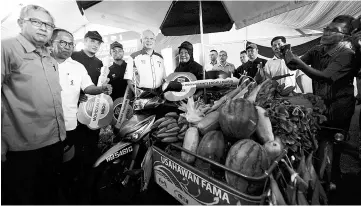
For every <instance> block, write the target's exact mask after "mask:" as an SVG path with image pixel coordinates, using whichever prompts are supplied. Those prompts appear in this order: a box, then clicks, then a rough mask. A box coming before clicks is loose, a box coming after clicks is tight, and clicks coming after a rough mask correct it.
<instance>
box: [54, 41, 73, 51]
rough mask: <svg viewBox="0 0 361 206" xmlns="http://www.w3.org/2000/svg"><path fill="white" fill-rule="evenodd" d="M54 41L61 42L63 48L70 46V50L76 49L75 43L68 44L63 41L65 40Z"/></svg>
mask: <svg viewBox="0 0 361 206" xmlns="http://www.w3.org/2000/svg"><path fill="white" fill-rule="evenodd" d="M53 41H55V42H59V45H60V46H61V47H65V46H67V45H68V46H69V48H71V49H72V48H74V46H75V45H74V43H73V42H66V41H63V40H53Z"/></svg>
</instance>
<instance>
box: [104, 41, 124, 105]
mask: <svg viewBox="0 0 361 206" xmlns="http://www.w3.org/2000/svg"><path fill="white" fill-rule="evenodd" d="M110 55H112V57H113V59H114V63H113V65H112V66H110V67H109V74H108V78H109V84H110V85H112V87H113V92H112V94H111V95H110V96H111V97H112V99H113V101H114V100H116V99H117V98H119V97H123V96H124V92H125V89H126V88H127V80H125V79H124V73H125V69H126V68H127V63H126V62H125V61H124V60H123V56H124V50H123V45H122V44H120V43H119V42H117V41H115V42H113V43H112V44H110Z"/></svg>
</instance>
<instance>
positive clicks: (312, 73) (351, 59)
mask: <svg viewBox="0 0 361 206" xmlns="http://www.w3.org/2000/svg"><path fill="white" fill-rule="evenodd" d="M353 20H354V18H353V17H351V16H348V15H340V16H337V17H336V18H334V19H333V20H332V22H331V23H330V24H328V25H327V27H326V28H324V29H323V35H322V37H321V41H320V43H321V45H319V46H316V47H314V48H313V49H311V50H310V51H308V52H307V53H306V54H305V55H303V56H302V57H301V58H299V57H297V56H296V55H294V54H293V53H292V52H291V51H289V50H288V51H286V54H285V61H286V64H287V67H288V68H290V69H291V70H296V69H300V70H301V71H303V72H304V73H305V74H306V75H307V76H309V77H310V78H311V79H312V80H313V81H312V87H313V93H314V94H316V95H319V96H321V97H322V99H323V100H324V102H325V104H326V107H327V111H326V116H327V122H326V126H330V127H335V128H340V129H343V130H344V131H347V132H348V131H349V127H350V122H351V118H352V116H353V114H354V110H355V101H356V100H355V97H354V86H353V78H354V77H355V76H356V74H357V72H358V69H357V68H356V67H355V65H354V64H355V56H354V52H353V51H352V50H351V49H350V48H349V47H348V43H349V42H348V41H349V37H350V35H351V31H352V25H351V22H352V21H353ZM309 65H311V66H309ZM322 136H323V137H330V138H332V136H333V134H332V133H331V134H327V133H325V134H322ZM328 141H329V140H328V139H327V138H326V139H321V140H320V142H319V146H320V148H322V147H324V145H325V144H327V142H328ZM331 144H332V143H331ZM339 162H340V158H339V155H338V154H336V153H335V154H334V158H333V166H334V170H333V171H335V172H338V173H339V172H340V171H339V170H340V168H339ZM341 166H342V165H341ZM341 172H342V168H341ZM332 176H333V177H334V178H333V179H332V181H336V183H337V184H336V186H337V187H336V189H337V191H336V193H337V194H338V195H334V196H332V197H335V200H331V202H330V203H331V204H353V203H352V198H351V197H350V198H351V199H349V198H344V197H345V195H347V194H354V193H353V192H354V191H353V189H354V188H353V187H352V186H350V185H347V186H342V185H344V184H343V181H344V180H343V178H342V175H341V176H340V175H339V174H334V173H333V174H332ZM355 181H356V180H355ZM358 181H359V180H358ZM356 184H359V183H356ZM339 186H341V188H342V190H343V191H341V190H340V188H339ZM357 192H358V194H357V195H356V197H357V198H359V197H360V194H359V192H360V191H357ZM341 193H342V195H341ZM333 201H335V202H333ZM349 201H351V202H349Z"/></svg>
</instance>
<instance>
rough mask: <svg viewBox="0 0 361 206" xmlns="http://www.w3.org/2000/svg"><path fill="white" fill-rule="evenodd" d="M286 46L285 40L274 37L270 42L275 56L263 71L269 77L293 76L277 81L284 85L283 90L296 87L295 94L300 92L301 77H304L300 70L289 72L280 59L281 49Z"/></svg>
mask: <svg viewBox="0 0 361 206" xmlns="http://www.w3.org/2000/svg"><path fill="white" fill-rule="evenodd" d="M285 44H286V38H285V37H283V36H276V37H274V38H273V39H272V40H271V46H272V50H273V52H274V54H275V56H274V57H273V58H272V59H270V60H268V61H267V63H266V65H265V66H264V71H265V72H266V74H268V75H270V76H271V77H274V76H279V75H285V74H293V76H290V77H286V78H282V79H280V80H277V82H278V83H279V84H283V83H284V84H285V88H286V87H288V86H296V88H295V90H294V91H295V92H302V93H303V87H302V79H301V78H302V76H303V75H304V73H303V72H301V71H300V70H297V71H291V70H290V69H289V68H288V67H287V66H286V63H285V60H284V59H282V58H281V56H282V55H281V47H282V46H284V45H285Z"/></svg>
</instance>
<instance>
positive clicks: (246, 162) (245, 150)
mask: <svg viewBox="0 0 361 206" xmlns="http://www.w3.org/2000/svg"><path fill="white" fill-rule="evenodd" d="M225 165H226V167H228V168H230V169H233V170H235V171H238V172H240V173H242V174H244V175H247V176H251V177H259V176H262V175H263V174H264V172H265V171H266V170H267V169H268V167H269V160H268V158H267V152H266V150H265V148H264V147H263V146H261V145H260V144H258V143H257V142H255V141H253V140H251V139H244V140H240V141H238V142H236V143H235V144H234V145H233V146H232V147H231V149H230V150H229V152H228V154H227V159H226V164H225ZM226 181H227V183H228V184H230V185H231V186H233V187H234V188H236V189H237V190H238V191H240V192H242V193H246V194H250V195H260V194H262V192H263V187H264V184H265V182H264V181H260V182H254V181H253V182H252V181H248V180H247V179H244V178H243V177H240V176H238V175H235V174H232V173H230V172H227V171H226Z"/></svg>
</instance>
